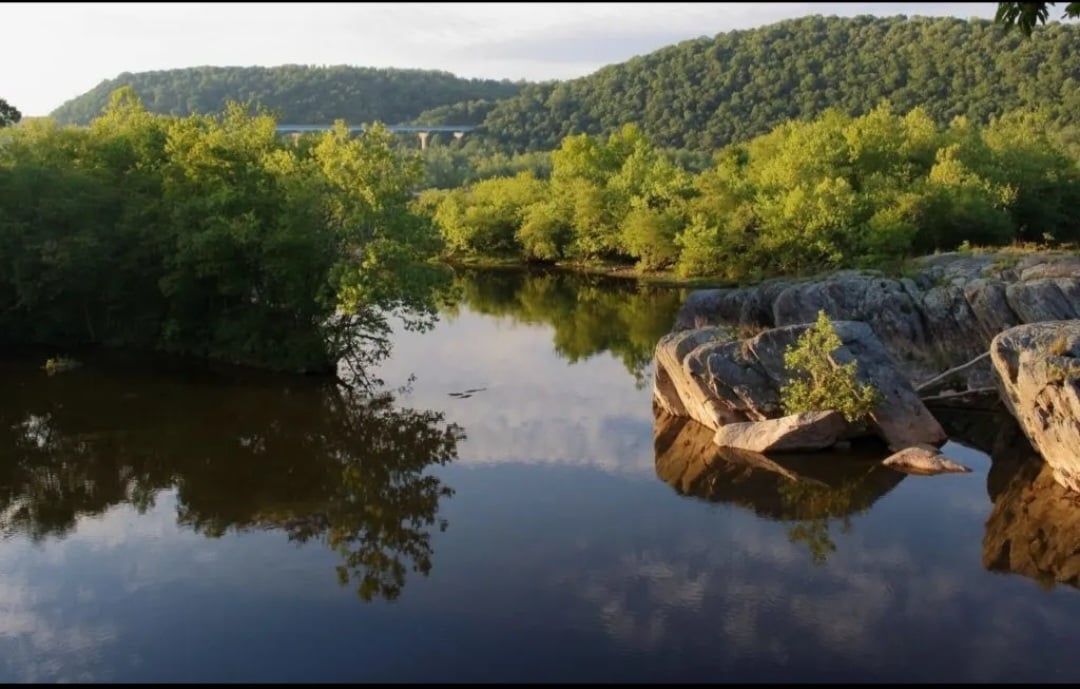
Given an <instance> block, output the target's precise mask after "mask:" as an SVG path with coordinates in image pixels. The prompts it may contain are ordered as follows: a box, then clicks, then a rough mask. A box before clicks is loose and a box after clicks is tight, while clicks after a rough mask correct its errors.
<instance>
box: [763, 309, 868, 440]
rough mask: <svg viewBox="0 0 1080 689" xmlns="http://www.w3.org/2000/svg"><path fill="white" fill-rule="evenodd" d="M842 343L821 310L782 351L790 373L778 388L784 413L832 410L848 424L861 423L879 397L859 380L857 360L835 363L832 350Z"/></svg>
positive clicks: (785, 364) (866, 384)
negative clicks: (804, 329)
mask: <svg viewBox="0 0 1080 689" xmlns="http://www.w3.org/2000/svg"><path fill="white" fill-rule="evenodd" d="M842 344H843V343H842V342H841V340H840V337H839V336H838V335H837V334H836V330H835V329H833V326H832V322H831V321H830V320H829V317H828V316H827V315H826V314H825V312H824V311H818V318H817V322H815V323H814V325H813V326H812V327H810V328H807V330H806V331H805V332H804V333H803V334H802V335H800V336H799V339H798V341H797V342H796V343H794V344H793V345H791V346H789V347H788V348H787V350H786V351H785V352H784V366H786V367H787V369H788V371H790V372H791V373H792V374H793V375H792V378H791V379H790V380H789V381H788V382H787V384H786V385H784V386H783V387H782V388H781V389H780V402H781V404H782V405H783V407H784V413H785V414H798V413H801V412H809V411H823V410H826V409H832V410H835V411H838V412H840V413H841V414H843V415H844V418H846V419H847V420H848V421H849V422H851V423H857V422H861V421H862V420H863V419H865V418H866V417H867V416H869V414H870V412H871V411H873V409H874V407H875V406H876V405H877V403H878V402H879V401H880V399H881V395H880V393H879V392H878V391H877V390H876V389H874V387H873V386H872V385H870V384H869V383H865V382H863V383H860V382H859V379H858V377H857V374H856V369H857V365H858V364H857V362H855V361H849V362H848V363H846V364H843V365H837V364H836V362H834V361H833V360H832V353H833V352H834V351H836V350H837V349H839V348H840V346H841V345H842Z"/></svg>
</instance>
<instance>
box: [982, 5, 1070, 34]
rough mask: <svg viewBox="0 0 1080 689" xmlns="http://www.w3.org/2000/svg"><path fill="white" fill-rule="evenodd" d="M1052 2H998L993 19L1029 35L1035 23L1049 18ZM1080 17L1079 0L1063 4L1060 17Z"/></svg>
mask: <svg viewBox="0 0 1080 689" xmlns="http://www.w3.org/2000/svg"><path fill="white" fill-rule="evenodd" d="M1056 4H1057V3H1054V2H999V3H998V11H997V14H995V15H994V21H995V22H997V23H999V24H1002V25H1004V26H1005V27H1006V28H1012V27H1014V26H1015V27H1018V28H1019V29H1020V30H1021V31H1022V32H1023V33H1024V35H1025V36H1030V35H1031V32H1032V31H1034V30H1035V26H1036V25H1037V24H1045V23H1046V20H1047V19H1049V18H1050V8H1051V7H1053V6H1054V5H1056ZM1077 17H1080V2H1070V3H1069V4H1068V5H1066V6H1065V11H1064V12H1063V13H1062V15H1061V18H1062V19H1070V18H1072V19H1075V18H1077Z"/></svg>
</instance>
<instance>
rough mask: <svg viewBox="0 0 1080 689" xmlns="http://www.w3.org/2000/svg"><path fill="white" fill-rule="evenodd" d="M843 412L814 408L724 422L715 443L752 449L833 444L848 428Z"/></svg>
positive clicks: (815, 447)
mask: <svg viewBox="0 0 1080 689" xmlns="http://www.w3.org/2000/svg"><path fill="white" fill-rule="evenodd" d="M848 425H849V424H848V422H847V421H846V420H845V419H844V416H843V415H842V414H840V413H839V412H835V411H811V412H804V413H802V414H791V415H789V416H782V417H780V418H778V419H771V420H768V421H749V422H743V423H729V424H727V425H726V426H721V427H720V428H719V429H718V430H717V431H716V435H714V436H713V443H714V444H716V445H718V446H720V447H734V448H738V449H740V450H750V451H752V452H792V451H795V450H823V449H825V448H827V447H832V446H833V445H835V444H836V441H837V440H840V439H841V438H842V437H843V436H844V434H845V433H846V432H847V430H848Z"/></svg>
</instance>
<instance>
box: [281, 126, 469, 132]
mask: <svg viewBox="0 0 1080 689" xmlns="http://www.w3.org/2000/svg"><path fill="white" fill-rule="evenodd" d="M333 128H334V125H332V124H279V125H278V126H277V131H278V132H280V133H283V134H290V133H303V132H325V131H329V130H331V129H333ZM386 128H387V129H389V130H390V131H392V132H405V133H408V132H417V133H419V132H471V131H473V130H474V129H476V126H475V125H468V124H457V125H454V124H451V125H445V124H443V125H434V124H433V125H430V126H425V125H418V124H391V125H386ZM349 131H350V132H362V131H364V127H363V125H357V126H353V127H349Z"/></svg>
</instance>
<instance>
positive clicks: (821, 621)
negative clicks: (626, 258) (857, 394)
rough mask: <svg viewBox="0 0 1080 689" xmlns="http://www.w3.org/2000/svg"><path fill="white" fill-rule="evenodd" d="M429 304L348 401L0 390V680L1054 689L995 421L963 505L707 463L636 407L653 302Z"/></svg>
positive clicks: (35, 385)
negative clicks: (370, 382) (374, 385)
mask: <svg viewBox="0 0 1080 689" xmlns="http://www.w3.org/2000/svg"><path fill="white" fill-rule="evenodd" d="M458 283H459V287H460V288H461V294H460V296H461V300H460V301H459V302H458V303H457V304H456V306H453V307H447V308H446V309H445V312H444V313H443V314H442V316H441V318H440V320H439V322H438V323H437V325H436V326H435V327H434V328H433V329H432V330H429V331H427V332H405V331H402V332H399V333H397V334H396V336H395V338H394V349H393V354H392V356H391V357H390V358H389V360H387V361H386V362H384V363H383V364H382V366H381V369H380V371H379V374H380V377H381V378H382V379H383V380H384V381H385V383H386V392H385V393H383V394H381V395H379V396H376V397H372V398H353V397H351V396H349V395H348V394H345V393H343V392H342V391H341V390H340V389H337V388H335V387H333V386H330V385H327V384H323V383H318V382H316V381H312V380H308V379H293V378H281V377H276V376H269V375H253V374H248V373H241V372H230V371H222V370H217V369H215V370H199V371H193V370H191V369H190V368H188V367H184V366H179V365H172V364H169V365H165V364H162V363H160V362H157V361H154V362H151V363H148V362H146V361H142V360H133V359H131V358H127V357H120V356H94V357H90V358H88V359H86V360H84V361H83V362H82V363H83V365H82V366H80V367H79V368H76V369H74V370H71V371H66V372H63V373H59V374H56V375H49V374H48V373H47V372H46V371H44V370H42V368H41V364H42V358H41V357H40V356H37V357H9V358H7V359H5V360H4V361H3V362H2V363H0V368H2V371H0V372H2V375H3V376H4V390H5V395H4V396H3V397H2V398H0V529H2V540H0V680H3V681H8V682H30V681H34V682H43V681H49V682H52V681H92V682H106V681H122V682H132V681H146V682H174V681H176V682H189V681H190V682H209V681H287V682H303V681H362V682H376V681H446V682H450V681H452V682H464V681H575V680H580V681H705V682H736V681H890V680H894V681H931V680H940V681H1006V680H1008V681H1072V682H1075V681H1080V661H1077V659H1076V655H1075V654H1076V640H1077V638H1078V637H1077V635H1078V629H1080V594H1078V592H1077V590H1076V583H1077V574H1078V558H1080V555H1077V542H1076V541H1075V536H1076V535H1077V534H1080V517H1075V518H1073V519H1074V520H1073V521H1072V522H1069V518H1070V517H1069V516H1068V513H1067V512H1066V513H1064V514H1066V515H1067V516H1066V517H1061V514H1062V513H1061V512H1060V511H1055V510H1058V509H1059V507H1060V504H1059V503H1060V502H1061V500H1064V498H1062V497H1061V496H1057V495H1054V494H1051V493H1052V491H1051V489H1048V488H1046V486H1045V485H1044V484H1045V483H1046V477H1045V472H1043V471H1040V469H1039V465H1038V464H1033V463H1030V462H1029V463H1024V462H1020V461H1017V462H1015V463H1010V462H1008V461H1006V460H1005V459H1002V460H1000V461H999V459H998V458H997V451H996V450H995V460H994V462H993V464H992V463H991V460H990V458H989V455H988V454H987V452H983V451H979V450H977V449H975V448H974V447H973V446H985V447H984V449H986V450H988V451H989V450H990V444H991V442H990V439H989V436H993V435H994V433H995V432H996V431H995V430H994V429H999V428H1000V427H1001V426H1000V423H999V422H998V421H996V420H991V421H989V422H988V423H987V424H985V425H984V427H985V428H989V429H991V430H990V431H975V432H972V433H969V435H970V436H972V437H973V438H974V439H975V441H973V442H970V443H969V445H972V446H969V445H965V444H962V443H960V442H950V443H949V444H948V445H947V446H946V448H945V451H946V454H948V455H949V456H951V457H952V458H954V459H957V460H958V461H962V462H963V463H965V464H967V465H968V466H970V467H971V468H972V469H973V470H974V471H973V473H971V474H963V475H946V476H937V477H918V476H904V475H902V474H896V473H893V472H891V471H890V470H885V469H882V468H880V467H877V466H876V464H875V463H874V461H873V460H874V459H875V458H880V457H868V456H867V453H869V454H871V455H872V454H873V453H874V451H875V450H874V449H873V448H870V449H865V448H856V449H855V450H852V451H849V452H847V453H839V454H832V455H829V454H821V455H816V456H812V457H805V456H804V457H791V458H777V459H778V461H780V462H781V467H780V469H775V470H766V469H762V468H761V467H753V466H748V465H741V464H738V463H737V462H723V461H721V462H714V463H712V464H710V463H708V462H706V461H705V460H706V459H708V457H709V456H711V455H710V454H709V453H710V452H713V454H715V451H712V450H710V449H709V447H708V442H707V440H708V438H707V437H706V438H705V441H704V442H703V441H702V437H701V433H699V432H698V431H697V429H695V428H694V427H693V426H686V425H684V424H681V423H679V422H674V421H671V420H665V419H659V420H658V419H657V418H654V414H653V410H652V406H651V399H650V394H651V393H650V387H649V381H650V380H651V378H650V374H651V368H650V366H651V363H650V358H651V352H652V347H653V345H654V344H655V342H656V339H657V338H658V337H660V336H661V335H663V334H664V333H665V332H667V330H668V328H669V327H670V324H671V322H672V320H673V318H674V314H675V311H676V310H677V308H678V306H679V305H680V304H681V302H682V299H683V296H684V294H683V293H682V292H680V291H679V290H675V289H670V288H659V287H654V288H650V287H645V286H638V285H636V284H635V283H633V282H632V281H629V280H613V279H601V278H584V277H575V276H570V275H567V274H549V273H529V274H525V273H521V272H515V271H499V272H477V273H468V274H462V275H461V276H460V277H459V278H458ZM987 433H989V436H987ZM980 437H981V439H982V440H983V441H984V442H983V443H982V444H981V445H980V442H978V441H979V440H980ZM1003 454H1004V455H1008V454H1009V453H1008V452H1007V451H1006V452H1004V453H1003ZM992 466H993V471H991V467H992ZM793 478H794V479H795V480H793ZM1040 482H1041V483H1040ZM1036 486H1038V487H1039V489H1038V490H1036V489H1035V487H1036ZM1055 500H1056V501H1057V502H1053V501H1055ZM1051 503H1052V504H1051ZM1077 511H1078V512H1080V507H1078V508H1077ZM1070 535H1071V536H1072V537H1073V539H1072V540H1070ZM1070 567H1071V568H1072V569H1071V570H1070V569H1069V568H1070ZM1070 572H1071V573H1070ZM1055 579H1057V580H1060V581H1066V582H1069V581H1071V584H1070V583H1056V582H1055Z"/></svg>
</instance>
